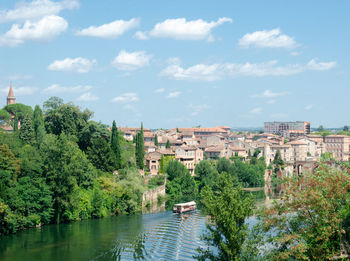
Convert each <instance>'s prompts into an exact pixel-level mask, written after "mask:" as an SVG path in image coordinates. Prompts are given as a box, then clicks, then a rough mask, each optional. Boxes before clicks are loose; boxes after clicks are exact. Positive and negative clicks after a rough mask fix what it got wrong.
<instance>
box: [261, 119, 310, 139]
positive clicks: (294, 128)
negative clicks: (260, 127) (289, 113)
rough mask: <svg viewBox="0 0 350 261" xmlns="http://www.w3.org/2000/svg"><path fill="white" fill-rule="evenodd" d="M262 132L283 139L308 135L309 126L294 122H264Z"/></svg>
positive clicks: (305, 123)
mask: <svg viewBox="0 0 350 261" xmlns="http://www.w3.org/2000/svg"><path fill="white" fill-rule="evenodd" d="M264 132H265V133H271V134H278V135H281V136H284V137H297V136H304V135H307V134H310V132H311V124H310V122H307V121H295V122H279V121H274V122H265V123H264Z"/></svg>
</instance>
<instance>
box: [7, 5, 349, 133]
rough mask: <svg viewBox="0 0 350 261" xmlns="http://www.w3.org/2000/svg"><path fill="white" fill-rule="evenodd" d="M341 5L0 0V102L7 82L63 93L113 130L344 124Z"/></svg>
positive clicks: (22, 93) (345, 36) (27, 93)
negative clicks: (297, 122)
mask: <svg viewBox="0 0 350 261" xmlns="http://www.w3.org/2000/svg"><path fill="white" fill-rule="evenodd" d="M349 10H350V2H349V1H336V2H335V1H295V0H294V1H258V0H257V1H203V0H201V1H197V0H193V1H189V0H185V1H180V0H177V1H173V0H172V1H171V0H169V1H166V0H162V1H132V0H129V1H115V0H101V1H87V0H85V1H83V0H80V1H78V0H61V1H51V0H34V1H20V2H16V1H10V0H2V1H1V2H0V101H2V105H5V101H6V95H7V92H8V86H9V84H10V82H12V85H13V87H14V92H15V95H16V97H17V102H21V103H25V104H29V105H32V106H34V105H35V104H39V105H42V103H43V102H44V101H45V100H47V99H48V98H49V97H51V96H59V97H61V98H63V99H64V101H66V102H68V101H72V102H73V103H74V104H77V105H79V106H81V107H82V108H86V107H87V108H89V109H91V110H92V111H94V112H95V115H94V120H96V121H102V122H103V123H106V124H111V122H112V120H116V121H117V124H118V125H121V126H138V125H139V124H140V122H141V121H143V122H144V125H145V126H146V127H149V128H172V127H180V126H182V127H191V126H197V125H201V126H215V125H227V126H230V127H259V126H261V127H262V126H263V122H264V121H273V120H305V121H311V124H312V126H313V127H317V126H319V125H320V124H322V125H324V126H327V127H338V126H339V127H340V126H344V125H347V124H350V121H349V120H348V100H349V97H350V88H349V87H350V86H349V82H350V77H349V75H350V62H349V61H350V57H349V56H350V52H349V46H350V34H349V28H350V17H349V15H348V11H349ZM0 105H1V104H0ZM2 105H1V106H2Z"/></svg>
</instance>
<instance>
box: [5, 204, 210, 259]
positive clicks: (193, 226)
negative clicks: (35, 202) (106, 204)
mask: <svg viewBox="0 0 350 261" xmlns="http://www.w3.org/2000/svg"><path fill="white" fill-rule="evenodd" d="M203 232H205V216H202V215H201V214H200V212H199V211H195V212H191V213H187V214H182V215H180V214H174V213H172V212H163V213H155V214H145V215H134V216H113V217H109V218H104V219H96V220H86V221H81V222H76V223H71V224H60V225H49V226H43V227H42V228H38V229H28V230H26V231H21V232H19V233H17V234H14V235H9V236H4V237H1V238H0V260H1V261H15V260H26V261H34V260H35V261H39V260H50V261H55V260H60V261H62V260H64V261H65V260H135V259H140V260H192V259H193V258H192V256H193V255H194V254H196V251H195V249H196V248H198V247H199V246H201V244H203V243H202V242H201V241H200V238H199V237H200V235H201V234H202V233H203Z"/></svg>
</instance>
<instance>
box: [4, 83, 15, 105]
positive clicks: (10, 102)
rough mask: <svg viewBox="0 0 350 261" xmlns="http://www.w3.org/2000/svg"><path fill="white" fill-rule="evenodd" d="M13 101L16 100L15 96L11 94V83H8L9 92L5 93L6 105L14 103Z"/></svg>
mask: <svg viewBox="0 0 350 261" xmlns="http://www.w3.org/2000/svg"><path fill="white" fill-rule="evenodd" d="M15 102H16V97H15V95H14V94H13V90H12V84H10V90H9V94H8V95H7V99H6V105H9V104H15Z"/></svg>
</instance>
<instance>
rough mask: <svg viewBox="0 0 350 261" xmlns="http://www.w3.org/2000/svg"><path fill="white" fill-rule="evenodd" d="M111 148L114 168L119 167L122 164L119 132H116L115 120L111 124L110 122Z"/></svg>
mask: <svg viewBox="0 0 350 261" xmlns="http://www.w3.org/2000/svg"><path fill="white" fill-rule="evenodd" d="M111 149H112V151H113V153H114V157H115V166H116V169H120V168H121V164H122V159H121V151H120V141H119V134H118V129H117V125H116V123H115V121H113V124H112V135H111Z"/></svg>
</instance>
